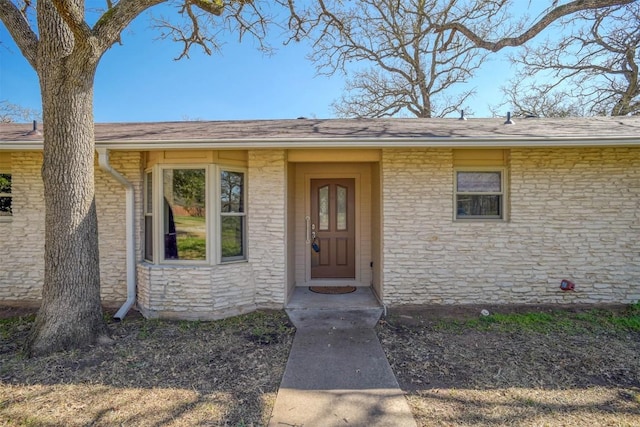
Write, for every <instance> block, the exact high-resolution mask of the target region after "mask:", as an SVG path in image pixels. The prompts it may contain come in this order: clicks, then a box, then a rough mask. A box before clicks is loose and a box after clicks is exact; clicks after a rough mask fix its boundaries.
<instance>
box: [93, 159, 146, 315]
mask: <svg viewBox="0 0 640 427" xmlns="http://www.w3.org/2000/svg"><path fill="white" fill-rule="evenodd" d="M96 151H97V152H98V164H99V165H100V168H101V169H102V170H104V171H106V172H108V173H109V174H111V176H113V177H114V178H115V179H116V180H117V181H118V182H119V183H120V184H122V185H123V186H124V188H125V196H126V202H125V203H126V205H125V234H126V261H127V262H126V267H127V300H126V301H125V302H124V304H123V305H122V307H120V309H119V310H118V312H117V313H116V314H114V315H113V318H114V319H116V320H122V319H124V317H125V316H126V315H127V312H129V310H130V309H131V307H133V304H135V302H136V244H135V243H136V234H135V233H136V231H135V220H136V217H135V209H134V208H135V194H134V191H133V184H131V182H129V180H127V179H126V178H125V177H124V176H123V175H122V174H121V173H120V172H118V171H117V170H115V169H113V168H112V167H111V165H110V164H109V150H107V149H106V148H96Z"/></svg>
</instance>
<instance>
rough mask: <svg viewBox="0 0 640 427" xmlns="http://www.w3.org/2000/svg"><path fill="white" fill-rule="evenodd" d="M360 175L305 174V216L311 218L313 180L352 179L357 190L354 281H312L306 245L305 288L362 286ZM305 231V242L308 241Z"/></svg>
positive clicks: (308, 250)
mask: <svg viewBox="0 0 640 427" xmlns="http://www.w3.org/2000/svg"><path fill="white" fill-rule="evenodd" d="M360 175H361V174H360V173H357V172H353V173H349V172H345V173H305V174H304V216H305V218H306V217H310V216H311V180H312V179H343V178H347V179H348V178H351V179H353V180H354V184H355V185H354V189H355V236H354V240H355V241H354V243H355V248H354V251H355V260H354V261H355V277H354V278H353V279H312V278H311V248H310V246H308V245H306V244H305V246H304V247H305V248H306V249H305V255H304V264H305V267H304V270H305V281H306V283H305V286H318V285H322V286H331V285H334V286H341V285H354V286H356V285H360V275H361V272H360V226H361V220H360V214H361V209H360ZM306 232H307V231H306V230H305V240H306Z"/></svg>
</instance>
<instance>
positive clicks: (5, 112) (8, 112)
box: [0, 100, 42, 123]
mask: <svg viewBox="0 0 640 427" xmlns="http://www.w3.org/2000/svg"><path fill="white" fill-rule="evenodd" d="M41 119H42V114H41V113H40V112H39V111H36V110H32V109H30V108H24V107H22V106H20V105H18V104H12V103H10V102H9V101H6V100H2V101H0V123H13V122H20V121H27V120H41Z"/></svg>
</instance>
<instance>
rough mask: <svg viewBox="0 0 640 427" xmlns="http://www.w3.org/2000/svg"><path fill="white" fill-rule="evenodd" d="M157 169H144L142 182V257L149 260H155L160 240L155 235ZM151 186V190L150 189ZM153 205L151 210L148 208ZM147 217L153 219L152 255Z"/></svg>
mask: <svg viewBox="0 0 640 427" xmlns="http://www.w3.org/2000/svg"><path fill="white" fill-rule="evenodd" d="M149 175H151V181H149ZM156 176H157V171H156V169H155V168H149V169H146V170H145V171H144V176H143V183H142V191H143V194H142V203H143V207H142V215H143V217H144V218H143V224H142V227H143V228H142V229H143V240H142V242H143V244H142V259H144V260H145V261H147V262H153V260H154V257H155V256H156V254H157V252H156V244H155V243H156V241H157V240H158V239H157V238H156V236H155V222H154V216H155V215H154V213H155V212H157V210H156V206H155V204H154V199H155V197H154V193H155V190H156V182H155V179H156ZM149 188H150V189H151V191H149ZM149 195H151V200H149ZM149 205H151V211H149V210H148V209H147V208H148V207H149ZM147 218H150V221H151V239H152V240H151V256H150V257H148V256H147V238H148V237H147Z"/></svg>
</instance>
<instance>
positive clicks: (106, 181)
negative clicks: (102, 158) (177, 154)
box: [95, 151, 142, 306]
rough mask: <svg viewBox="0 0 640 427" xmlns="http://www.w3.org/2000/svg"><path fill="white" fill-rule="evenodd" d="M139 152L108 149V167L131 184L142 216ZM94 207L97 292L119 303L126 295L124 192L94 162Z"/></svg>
mask: <svg viewBox="0 0 640 427" xmlns="http://www.w3.org/2000/svg"><path fill="white" fill-rule="evenodd" d="M141 156H142V155H141V153H139V152H117V151H116V152H110V153H109V163H110V164H111V167H112V168H113V169H115V170H116V171H118V172H119V173H120V174H122V175H123V176H124V177H125V178H126V179H127V180H128V181H129V182H131V183H132V184H133V187H134V193H135V208H136V218H141V217H142V159H141ZM95 174H96V175H95V182H96V208H97V211H98V233H99V235H100V241H99V244H100V246H99V249H100V286H101V288H100V293H101V295H102V300H103V302H104V303H105V304H107V305H110V306H118V305H120V304H122V303H123V302H124V301H125V300H126V298H127V283H126V279H127V270H126V243H127V241H126V233H125V227H126V216H125V212H126V196H125V194H126V192H125V188H124V186H123V185H122V184H120V183H119V182H118V181H116V179H115V178H114V177H113V176H111V174H109V173H108V172H105V171H103V170H102V169H101V168H100V167H99V166H98V164H97V162H96V172H95ZM135 228H136V236H138V238H137V239H136V245H137V247H136V254H138V255H137V258H138V259H140V258H141V254H140V242H141V241H142V240H141V238H140V236H141V224H140V223H139V222H138V221H136V224H135Z"/></svg>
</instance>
